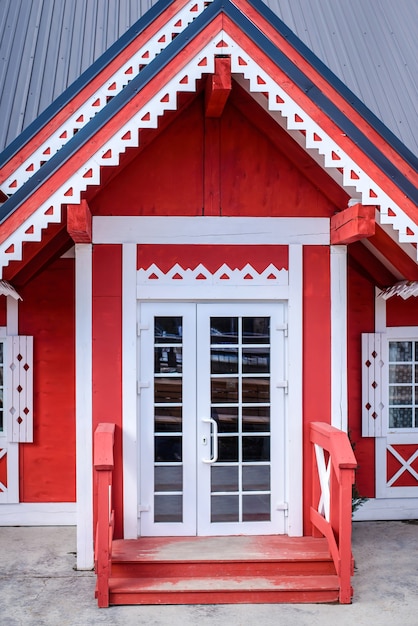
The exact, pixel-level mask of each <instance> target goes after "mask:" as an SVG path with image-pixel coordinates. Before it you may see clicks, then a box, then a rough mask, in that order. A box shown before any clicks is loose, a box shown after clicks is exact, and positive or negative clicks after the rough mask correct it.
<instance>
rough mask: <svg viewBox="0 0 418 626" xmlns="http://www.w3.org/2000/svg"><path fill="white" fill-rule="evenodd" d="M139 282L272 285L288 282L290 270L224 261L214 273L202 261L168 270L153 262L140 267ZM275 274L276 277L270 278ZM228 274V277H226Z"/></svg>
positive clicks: (147, 283) (175, 266)
mask: <svg viewBox="0 0 418 626" xmlns="http://www.w3.org/2000/svg"><path fill="white" fill-rule="evenodd" d="M137 274H138V276H137V284H138V285H150V284H152V285H156V284H158V285H171V284H173V283H174V282H180V279H179V278H175V277H176V276H180V277H181V283H182V284H184V285H186V284H187V285H195V284H196V283H202V282H204V281H205V280H207V281H208V284H209V283H210V284H212V285H228V286H238V285H248V284H249V283H251V285H255V286H261V285H263V286H271V287H276V286H277V285H287V284H288V271H287V270H286V269H280V270H279V269H278V268H277V267H275V266H274V265H273V264H270V265H269V266H268V267H267V268H266V269H265V270H264V271H263V272H261V273H260V272H257V270H255V269H254V268H253V266H252V265H250V264H249V263H247V265H245V267H243V268H242V269H241V270H240V269H238V268H231V267H230V266H229V265H227V264H226V263H223V264H222V265H221V267H220V268H219V269H217V270H216V271H215V272H214V273H212V272H210V271H209V270H208V269H207V268H206V267H205V266H204V265H203V264H202V263H199V265H197V267H195V269H191V268H186V269H184V268H183V267H182V266H181V265H180V264H179V263H176V264H175V265H173V267H171V268H170V269H169V270H168V271H167V272H163V271H162V270H161V269H160V268H159V267H158V265H155V263H153V264H152V265H150V266H149V267H148V268H147V269H144V268H140V269H139V270H138V272H137ZM201 274H203V276H205V279H203V278H198V277H199V276H200V275H201ZM248 274H249V275H250V276H251V279H248V278H245V277H246V276H247V275H248ZM271 274H273V275H274V276H275V278H269V276H270V275H271ZM153 275H155V276H157V278H151V276H153ZM224 276H226V278H225V277H224Z"/></svg>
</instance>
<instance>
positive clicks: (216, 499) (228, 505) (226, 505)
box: [210, 495, 239, 522]
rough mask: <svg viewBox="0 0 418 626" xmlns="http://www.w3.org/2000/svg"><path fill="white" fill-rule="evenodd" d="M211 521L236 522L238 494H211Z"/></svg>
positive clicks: (237, 517)
mask: <svg viewBox="0 0 418 626" xmlns="http://www.w3.org/2000/svg"><path fill="white" fill-rule="evenodd" d="M210 521H211V522H238V521H239V500H238V496H232V495H231V496H212V497H211V516H210Z"/></svg>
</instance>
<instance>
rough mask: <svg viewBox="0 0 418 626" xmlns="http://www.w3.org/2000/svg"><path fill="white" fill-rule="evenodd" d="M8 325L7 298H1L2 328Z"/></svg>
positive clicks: (0, 316) (0, 318)
mask: <svg viewBox="0 0 418 626" xmlns="http://www.w3.org/2000/svg"><path fill="white" fill-rule="evenodd" d="M6 324H7V297H6V296H2V297H0V326H6Z"/></svg>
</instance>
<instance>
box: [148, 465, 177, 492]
mask: <svg viewBox="0 0 418 626" xmlns="http://www.w3.org/2000/svg"><path fill="white" fill-rule="evenodd" d="M154 482H155V491H182V489H183V468H182V466H181V465H174V466H173V465H166V466H161V465H157V466H156V467H155V468H154Z"/></svg>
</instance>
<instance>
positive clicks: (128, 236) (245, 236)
mask: <svg viewBox="0 0 418 626" xmlns="http://www.w3.org/2000/svg"><path fill="white" fill-rule="evenodd" d="M92 239H93V244H100V243H136V244H180V245H186V244H228V245H234V244H235V245H257V244H258V245H260V244H262V245H266V244H267V245H269V244H270V245H288V244H305V245H329V243H330V220H329V219H328V218H304V217H301V218H299V217H295V218H293V217H209V216H208V217H202V216H199V215H197V216H193V217H169V216H164V217H163V216H161V217H160V216H159V217H141V216H134V217H118V216H111V217H100V216H97V217H93V237H92Z"/></svg>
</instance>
